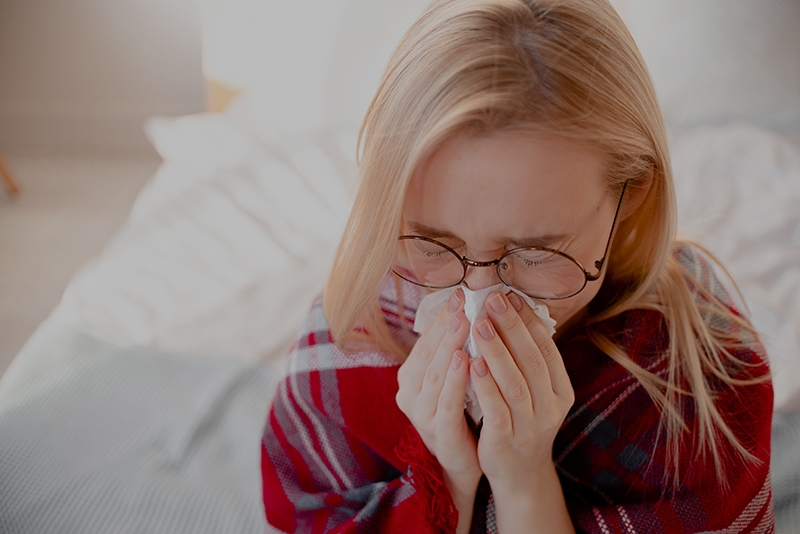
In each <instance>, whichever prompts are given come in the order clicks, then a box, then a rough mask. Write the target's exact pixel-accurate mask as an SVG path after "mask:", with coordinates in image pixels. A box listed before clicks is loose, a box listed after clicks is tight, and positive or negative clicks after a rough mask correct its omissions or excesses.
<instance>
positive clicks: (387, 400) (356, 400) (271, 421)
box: [262, 246, 774, 534]
mask: <svg viewBox="0 0 800 534" xmlns="http://www.w3.org/2000/svg"><path fill="white" fill-rule="evenodd" d="M676 257H677V258H678V260H679V261H680V262H681V263H682V264H683V265H684V266H685V267H687V269H688V270H689V272H691V273H692V274H693V275H694V276H695V277H696V278H697V279H698V280H700V281H701V282H702V283H703V285H704V287H706V288H707V289H709V290H710V291H711V292H712V293H714V294H718V295H719V296H720V298H722V299H723V301H724V302H726V303H727V302H729V299H728V298H727V295H726V294H725V293H724V289H723V288H722V285H721V284H720V283H719V282H718V280H717V279H716V277H715V276H714V274H713V272H712V271H711V269H710V268H709V266H708V264H707V263H706V262H705V261H704V259H703V258H702V257H701V256H700V255H699V254H697V253H696V252H695V251H694V250H693V249H691V248H689V247H688V246H682V247H680V248H679V249H678V250H677V252H676ZM396 287H400V288H401V291H402V292H403V299H402V301H403V303H404V308H403V309H402V310H401V309H399V308H398V306H397V294H396ZM420 297H421V295H420V293H419V290H418V288H417V286H413V285H412V284H407V283H405V282H401V283H400V285H399V286H398V285H397V283H396V281H395V279H393V278H391V277H389V278H387V282H386V284H385V285H384V288H383V290H382V297H381V307H382V309H383V313H384V316H385V317H386V319H387V323H388V324H389V326H390V328H392V329H393V331H394V332H395V333H396V335H397V336H408V333H407V332H405V331H403V330H402V329H401V327H400V322H401V319H400V316H401V313H402V314H403V315H404V318H405V320H407V321H408V324H412V323H413V318H414V310H415V309H416V306H417V304H418V303H419V300H420ZM703 299H704V297H703V296H702V295H701V294H700V293H698V294H697V300H698V302H702V301H703ZM706 319H707V320H708V321H709V322H710V323H711V324H714V326H715V327H718V328H723V327H724V328H726V329H727V330H730V329H732V328H734V326H733V325H732V324H730V323H729V322H727V321H722V320H721V319H722V318H721V317H718V316H711V317H706ZM600 327H601V328H602V332H603V333H605V334H607V335H609V336H612V337H613V338H614V339H615V340H616V341H617V342H619V343H620V344H621V345H622V346H623V347H625V348H626V350H627V351H628V353H629V354H630V355H631V357H633V358H634V360H635V361H636V362H637V363H638V364H640V365H642V366H643V367H645V368H647V369H649V370H651V371H653V372H655V373H658V374H660V375H661V376H665V375H664V373H665V372H666V365H667V362H666V358H665V350H666V347H667V345H668V337H667V330H666V325H665V323H664V320H663V317H662V316H661V315H660V314H659V313H657V312H654V311H648V310H633V311H629V312H626V313H624V314H621V315H619V316H617V317H615V318H613V319H610V320H608V321H606V322H604V323H603V324H602V325H600ZM400 339H403V338H402V337H401V338H400ZM559 349H560V350H561V353H562V355H563V357H564V361H565V362H566V365H567V370H568V372H569V374H570V378H571V380H572V384H573V387H574V389H575V394H576V402H575V405H574V407H573V409H572V410H571V411H570V413H569V415H568V417H567V419H566V421H565V422H564V425H563V427H562V428H561V430H560V432H559V434H558V436H557V438H556V441H555V444H554V458H555V460H556V465H557V468H558V470H559V475H560V477H561V483H562V488H563V491H564V494H565V497H566V499H567V504H568V506H569V510H570V514H571V516H572V519H573V522H574V524H575V527H576V529H577V530H578V531H582V532H589V533H600V534H610V533H651V532H664V533H673V532H675V533H677V532H715V533H723V532H724V533H729V534H736V533H771V532H774V517H773V507H772V491H771V486H770V478H769V454H770V429H771V415H772V387H771V384H770V383H768V382H766V383H762V384H759V385H756V386H747V387H737V388H736V389H731V388H720V389H719V391H718V396H717V402H718V406H719V407H720V409H721V410H722V413H723V416H724V417H725V419H726V421H727V422H728V424H729V425H730V427H731V429H732V430H733V431H734V433H736V435H737V436H738V438H739V439H740V440H741V441H742V442H743V443H744V444H745V446H746V447H747V448H748V449H749V450H750V451H751V452H752V453H753V454H754V455H755V456H756V457H757V458H758V459H759V460H761V463H758V464H755V465H743V464H742V463H741V462H738V461H736V460H735V457H734V455H733V454H732V452H731V451H730V450H727V449H723V450H724V453H725V454H724V465H725V469H726V473H727V475H728V480H729V482H730V488H731V491H729V492H724V491H722V490H721V489H720V485H719V484H718V481H717V479H716V475H715V473H716V471H715V468H714V462H713V459H711V458H710V457H708V458H703V457H702V456H701V455H698V454H695V453H694V451H695V449H696V447H694V446H693V440H694V439H695V438H696V436H697V428H696V421H695V418H694V415H693V405H692V403H691V400H690V399H687V400H686V401H685V402H684V406H683V412H684V418H685V419H686V421H687V424H688V426H689V429H690V432H688V433H687V437H686V439H685V440H684V442H683V445H682V448H681V454H680V456H679V458H680V462H679V467H680V479H679V483H678V484H673V485H670V483H667V484H666V485H665V477H664V474H665V470H666V463H665V458H666V445H665V442H664V436H663V432H662V433H659V425H658V422H659V416H660V412H659V410H658V408H657V407H656V406H655V405H654V404H653V402H652V401H651V400H650V397H649V396H648V395H647V393H646V391H645V390H644V388H643V387H642V386H641V384H640V383H639V382H638V381H637V380H636V379H635V378H634V377H633V376H632V375H631V374H630V373H628V372H627V371H625V370H624V369H623V368H622V367H621V366H619V365H618V364H616V363H615V362H614V361H613V360H611V359H609V358H608V357H607V356H606V355H604V354H603V353H602V352H600V351H599V350H598V349H597V348H596V347H595V346H594V345H593V344H592V343H591V342H590V341H589V339H588V337H587V336H585V335H584V336H578V337H576V338H573V339H571V340H570V341H569V342H568V343H566V344H564V345H563V346H560V347H559ZM737 356H738V357H739V358H741V359H742V360H744V361H746V362H749V363H752V364H753V365H754V367H751V368H749V372H751V373H756V374H758V373H765V372H767V364H766V361H765V359H764V358H763V355H762V354H759V353H756V352H753V351H749V350H744V349H742V350H740V351H739V352H738V353H737ZM398 368H399V365H398V364H397V362H396V361H394V360H393V359H392V358H391V357H389V356H387V355H386V354H382V353H380V352H371V351H363V352H357V353H351V354H346V353H344V352H342V351H341V350H340V349H339V348H337V347H336V346H335V345H334V344H333V343H332V340H331V336H330V333H329V331H328V328H327V322H326V321H325V318H324V316H323V312H322V303H321V301H318V302H317V303H316V304H315V305H314V307H313V309H312V311H311V314H310V315H309V319H308V322H307V324H306V327H305V330H304V332H303V333H302V334H301V337H300V340H299V341H298V343H297V344H296V346H295V348H294V350H293V352H292V354H291V357H290V359H289V363H288V368H287V374H286V377H285V378H284V380H283V381H282V383H281V385H280V387H279V389H278V392H277V394H276V397H275V400H274V404H273V406H272V409H271V411H270V414H269V418H268V421H267V424H266V427H265V430H264V436H263V443H262V445H263V446H262V475H263V497H264V506H265V510H266V515H267V519H268V521H269V523H270V524H271V525H272V526H274V527H276V528H278V529H281V530H283V531H286V532H311V533H318V532H453V531H454V529H455V519H456V517H455V511H454V508H453V503H452V500H451V498H450V495H449V493H448V492H447V490H446V488H445V487H444V485H443V484H442V476H441V475H442V473H441V468H440V467H439V465H438V463H437V462H436V459H435V458H434V457H433V456H432V455H431V454H430V453H429V452H428V451H427V449H425V447H424V445H422V443H421V440H420V439H419V436H418V435H417V434H416V431H415V430H414V429H413V427H412V426H411V424H410V422H409V421H408V419H407V418H406V417H405V415H403V413H402V412H400V410H399V409H398V407H397V405H396V403H395V394H396V392H397V370H398ZM667 478H668V477H667ZM472 532H473V533H476V534H478V533H489V534H491V533H494V532H496V527H495V519H494V506H493V501H492V495H491V488H489V485H488V484H487V483H486V479H485V478H484V479H483V481H482V483H481V486H480V487H479V491H478V497H477V498H476V503H475V512H474V516H473V528H472Z"/></svg>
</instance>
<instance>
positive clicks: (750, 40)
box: [0, 0, 800, 373]
mask: <svg viewBox="0 0 800 534" xmlns="http://www.w3.org/2000/svg"><path fill="white" fill-rule="evenodd" d="M426 3H427V2H426V1H423V0H324V1H323V0H320V1H313V2H305V3H294V2H277V1H274V0H226V1H223V0H137V1H136V2H122V1H119V0H68V1H65V0H0V154H2V157H3V161H5V163H6V167H7V169H8V171H9V176H10V178H9V179H6V180H5V181H4V182H3V183H2V184H0V373H2V371H3V370H4V369H5V368H6V366H7V365H8V364H9V362H10V361H11V359H12V358H13V357H14V355H15V354H16V353H17V352H18V350H19V349H20V347H22V345H23V344H24V342H25V341H26V339H28V337H29V336H30V335H31V333H32V332H33V331H34V330H35V329H36V327H37V325H38V324H39V323H40V322H41V321H43V320H44V319H45V318H46V317H47V316H48V314H49V313H50V312H51V310H52V309H53V308H54V306H55V305H56V304H57V303H58V302H59V299H60V298H61V295H62V291H63V290H64V288H65V286H66V285H67V283H68V281H69V280H70V278H71V277H72V275H73V274H74V273H75V272H76V270H77V269H78V268H79V267H80V266H81V265H83V264H84V263H85V262H86V261H87V259H89V258H91V257H93V256H94V255H96V254H98V252H100V251H101V250H102V249H103V245H104V244H105V243H106V242H107V241H108V240H109V238H110V237H111V236H112V235H114V233H115V232H116V230H117V229H118V228H119V227H120V225H122V224H123V222H124V221H125V220H126V218H127V217H128V214H129V212H130V209H131V206H132V205H133V203H134V200H135V198H136V195H137V193H138V192H139V191H140V189H141V188H142V186H143V185H144V184H145V183H146V182H148V180H149V179H150V178H151V177H153V176H154V174H155V173H156V172H157V169H158V168H159V165H160V164H161V162H162V159H169V158H167V157H165V154H166V153H167V152H169V153H170V154H172V156H174V158H178V159H180V160H181V162H182V164H186V165H189V167H186V169H188V170H186V171H185V172H183V174H182V175H181V178H179V179H178V178H176V179H175V180H176V183H184V182H185V181H186V180H194V179H197V177H199V176H201V175H202V174H203V172H202V169H203V168H206V169H212V168H214V169H229V168H231V166H232V165H234V163H232V162H233V161H234V159H235V158H234V156H233V155H231V154H233V152H230V150H233V148H231V147H233V146H234V145H235V144H236V143H233V142H232V141H231V140H232V139H234V138H236V139H238V137H236V136H237V135H240V134H245V135H246V136H250V137H248V138H249V139H255V140H257V142H258V143H261V146H262V147H264V148H266V147H267V146H269V147H271V148H275V147H276V146H277V145H275V144H274V143H275V142H276V140H280V139H289V138H292V136H296V135H298V133H300V132H310V131H315V130H319V129H321V128H329V129H336V131H337V132H344V134H346V136H349V137H347V140H346V141H342V142H341V143H340V145H341V146H342V147H343V148H342V153H343V154H344V155H345V156H346V157H347V158H351V157H352V156H353V155H354V152H355V143H354V141H353V139H352V138H353V136H354V134H355V132H356V131H357V127H358V124H359V122H360V120H361V118H362V117H363V114H364V111H365V110H366V107H367V104H368V103H369V100H370V98H371V96H372V93H373V92H374V90H375V87H376V85H377V81H378V78H379V75H380V72H381V69H382V68H383V65H384V64H385V62H386V59H387V57H388V55H389V53H390V51H391V49H392V48H393V46H394V45H395V44H396V42H397V40H398V39H399V38H400V36H401V35H402V33H403V32H404V31H405V29H406V28H407V27H408V26H409V25H410V24H411V22H412V21H413V20H414V19H415V18H416V17H417V16H418V14H419V13H420V12H421V10H422V8H423V6H424V5H425V4H426ZM612 3H613V4H614V5H615V7H616V8H617V9H618V11H619V12H620V14H621V15H622V17H623V19H624V20H625V21H626V22H627V23H628V25H629V27H630V29H631V32H632V33H633V35H634V38H635V39H636V40H637V43H638V44H639V47H640V49H641V51H642V53H643V55H644V57H645V59H646V61H647V62H648V65H649V66H650V69H651V73H652V75H653V78H654V81H655V83H656V87H657V90H658V92H659V95H660V97H661V100H662V104H663V109H664V112H665V117H666V120H667V124H668V126H669V127H670V130H671V132H673V133H675V132H679V131H683V132H690V131H693V132H696V131H699V130H698V128H700V129H702V128H728V127H731V125H734V126H735V125H746V127H745V129H744V130H743V129H741V128H739V129H738V130H737V129H736V128H734V129H730V128H729V129H727V130H724V131H723V130H720V131H719V132H718V133H720V135H722V137H716V138H713V139H712V138H710V137H709V138H703V139H701V141H702V142H699V141H698V138H694V137H683V138H682V143H681V142H677V143H676V144H675V146H677V147H679V148H680V147H684V149H683V154H684V157H683V159H682V160H681V161H684V162H686V161H689V160H690V159H691V158H690V154H689V152H687V151H688V150H689V149H690V148H692V147H695V148H696V149H698V150H699V148H698V147H706V148H704V149H703V150H705V152H704V154H705V155H706V156H708V157H710V156H711V155H713V147H717V148H719V150H723V149H724V150H723V151H724V154H723V152H719V154H718V155H719V158H717V160H714V161H716V163H714V165H716V167H714V169H713V170H714V172H715V173H716V174H715V176H717V177H719V178H718V181H717V182H714V183H717V184H720V183H724V180H726V179H729V178H730V176H732V171H731V169H729V168H728V167H726V166H732V167H731V168H732V169H734V170H735V169H740V170H741V169H744V168H745V167H746V166H743V165H742V164H741V163H738V162H733V160H731V158H730V157H728V156H730V155H737V154H738V155H741V154H742V153H743V151H742V149H741V147H745V148H746V149H747V150H752V151H755V152H754V153H756V152H758V151H759V150H761V149H760V148H759V147H762V146H763V147H766V148H764V150H762V152H763V153H768V154H772V156H774V157H773V160H774V161H773V160H770V161H769V164H770V165H773V166H772V167H769V168H770V169H773V168H775V169H778V171H780V172H783V170H782V169H784V167H781V165H782V163H780V162H781V161H785V160H786V157H785V156H783V155H781V154H784V152H786V150H787V149H786V145H785V143H787V142H788V143H794V146H795V147H796V146H797V145H798V139H800V61H798V51H799V50H800V32H798V31H797V27H798V24H799V23H800V2H798V1H797V0H768V1H767V2H751V1H745V0H736V1H729V0H703V1H701V2H697V1H695V0H672V1H665V0H613V2H612ZM231 102H232V104H231V105H230V106H229V105H228V104H229V103H231ZM222 110H226V111H225V115H222V114H220V115H219V116H217V115H216V114H214V115H213V117H217V118H219V117H222V118H224V120H225V121H228V122H226V123H225V124H226V125H227V126H225V128H228V129H227V130H226V129H225V128H222V127H221V126H220V125H221V124H222V123H221V122H219V121H217V122H214V120H216V119H214V118H213V117H212V116H211V115H208V116H207V115H202V116H201V115H198V114H202V113H203V112H215V113H216V112H221V111H222ZM193 115H196V118H197V120H196V121H195V122H192V121H190V120H187V121H178V122H174V123H166V122H162V123H158V124H160V125H161V127H160V128H159V127H155V126H158V124H156V125H155V126H154V128H151V129H150V130H149V131H150V134H149V135H150V138H148V137H147V135H146V134H145V128H144V124H145V121H146V119H147V118H148V117H151V116H166V117H181V116H193ZM201 119H202V120H201ZM223 122H224V121H223ZM234 123H235V127H232V126H231V125H233V124H234ZM170 124H171V126H170ZM212 126H213V127H212ZM217 127H220V128H221V129H219V128H217ZM165 128H166V129H165ZM170 128H172V130H169V129H170ZM204 128H205V129H204ZM214 128H217V130H218V131H217V130H214ZM754 128H755V130H754ZM167 130H169V131H167ZM212 130H214V131H215V132H216V133H214V134H213V135H211V134H210V133H209V132H211V131H212ZM201 131H203V132H206V133H209V136H207V138H203V139H200V138H201V137H202V135H201V134H200V133H198V132H201ZM159 132H160V134H159ZM226 132H227V133H226ZM231 132H233V133H231ZM167 134H169V135H167ZM771 134H778V135H781V136H782V137H781V138H780V139H779V140H778V141H776V143H777V145H776V144H775V143H772V140H773V139H772V138H771V137H769V135H771ZM203 135H205V134H203ZM193 136H194V137H193ZM156 138H158V139H160V140H161V141H160V146H159V150H156V149H155V148H154V144H156V145H158V144H159V143H155V141H154V139H156ZM719 139H723V141H719ZM183 141H185V142H183ZM189 141H192V143H194V145H192V146H191V147H189V146H188V144H187V143H189ZM228 141H231V143H229V144H230V146H228V145H227V144H226V143H227V142H228ZM762 141H763V142H762ZM768 141H769V142H768ZM337 142H339V141H337ZM270 143H273V144H270ZM737 143H738V144H737ZM759 143H761V144H759ZM770 143H772V144H770ZM189 144H191V143H189ZM243 146H244V145H241V146H239V148H236V150H239V152H237V153H238V154H240V156H241V154H244V152H242V150H244V148H242V147H243ZM248 146H250V145H248ZM775 146H779V147H781V148H780V149H778V148H775ZM226 147H227V148H226ZM709 147H711V148H709ZM248 150H249V149H248ZM226 151H228V152H226ZM234 152H235V151H234ZM762 152H759V153H762ZM790 152H791V151H790V150H789V152H786V153H790ZM723 156H724V157H723ZM772 156H770V157H772ZM754 157H756V156H754ZM758 157H760V156H758ZM758 157H756V160H758ZM226 158H227V159H226ZM232 158H233V159H232ZM726 158H727V159H726ZM767 159H769V158H767ZM240 160H241V161H244V160H242V159H241V158H240ZM311 160H313V158H308V157H307V156H306V157H305V161H307V162H308V161H311ZM756 160H753V161H756ZM187 161H188V163H187ZM241 161H239V163H236V164H240V163H241ZM348 161H349V160H348ZM692 161H694V160H692ZM697 161H699V160H697ZM758 161H762V162H763V161H767V160H764V159H763V158H762V159H761V160H758ZM775 162H778V163H775ZM191 163H193V164H194V167H191V165H190V164H191ZM765 165H766V163H765ZM695 167H697V166H695ZM699 168H700V169H701V170H700V171H698V172H699V173H706V174H707V173H708V171H709V169H711V168H712V167H711V164H710V163H707V162H706V163H703V164H702V165H700V167H699ZM198 169H199V170H198ZM259 172H260V171H259ZM692 172H694V170H692V171H691V172H689V171H687V172H685V173H684V175H685V176H687V177H690V176H694V175H693V174H692ZM742 172H744V171H742ZM748 172H749V171H748ZM754 172H755V174H759V175H762V176H763V175H765V174H764V172H762V171H760V170H756V171H754ZM776 172H777V171H776ZM345 174H347V173H345ZM752 174H753V173H750V175H752ZM784 174H785V173H784ZM781 180H784V179H783V178H781ZM196 181H197V180H196ZM345 181H346V180H345ZM745 182H746V181H745ZM745 182H743V183H745ZM795 182H796V178H794V177H792V178H786V179H785V180H784V181H783V182H775V183H776V184H778V185H775V187H776V190H780V191H785V189H786V184H787V183H791V184H794V183H795ZM165 183H166V182H165ZM265 183H266V182H265ZM696 183H701V180H697V181H696ZM709 184H710V182H709ZM15 187H18V189H19V191H18V192H17V193H14V189H15ZM170 187H172V186H170ZM175 187H177V186H175ZM269 187H273V186H272V185H270V186H269ZM708 187H709V188H711V185H709V186H708ZM714 187H717V186H714ZM723 187H724V186H723ZM743 187H744V186H743ZM747 187H750V186H747ZM753 187H756V189H757V190H759V191H764V190H765V189H764V187H762V186H753ZM792 187H794V186H792ZM781 188H783V189H781ZM740 190H741V191H745V189H742V188H739V189H737V191H740ZM737 194H738V193H737ZM748 195H749V193H742V194H741V196H742V197H747V196H748ZM328 196H329V195H328ZM685 197H686V198H685V202H684V205H685V206H689V207H690V208H691V209H692V210H694V218H702V217H704V216H706V215H707V213H708V210H709V205H710V204H709V202H711V204H713V203H714V202H717V205H716V208H719V210H721V211H720V212H722V211H724V210H728V212H730V209H729V208H730V206H728V205H721V204H720V200H719V199H720V198H721V197H720V196H719V189H718V188H717V189H715V190H711V189H709V190H708V191H705V192H704V194H703V196H702V197H701V196H700V195H698V194H696V191H688V192H687V193H686V194H685ZM784 197H785V195H783V196H781V198H778V201H786V199H785V198H784ZM792 198H793V197H792ZM698 199H701V200H698ZM709 199H714V200H709ZM692 202H694V204H692ZM732 202H733V201H732V200H731V201H730V202H729V204H731V205H732ZM770 202H771V203H772V204H771V205H772V206H774V202H775V201H774V199H771V200H769V202H767V201H766V200H765V203H767V204H768V203H770ZM765 205H766V204H765ZM716 208H715V209H716ZM198 209H200V208H198ZM791 209H794V208H791ZM767 211H768V212H769V211H770V210H767ZM773 211H774V210H773ZM262 212H263V210H262ZM337 216H338V215H337ZM722 220H723V219H717V222H719V223H720V224H719V225H718V226H717V227H715V228H712V229H711V230H708V228H706V229H705V231H706V232H707V233H708V232H709V231H710V232H716V234H717V237H718V236H719V234H720V232H724V230H720V228H722V226H723V225H722V223H721V222H720V221H722ZM793 220H794V219H792V221H793ZM725 224H728V223H727V222H726V223H725ZM737 224H738V223H737ZM742 224H743V225H747V224H749V223H748V222H746V221H745V222H742ZM793 224H794V223H793V222H791V223H786V225H785V226H786V228H789V227H790V226H791V228H794V227H793V226H792V225H793ZM728 227H729V228H733V226H732V225H730V224H728ZM747 227H748V228H751V226H747ZM230 231H231V232H233V231H234V230H233V229H232V228H231V229H230ZM236 231H237V232H238V230H236ZM763 231H764V232H768V231H769V232H771V233H770V234H769V235H779V236H780V237H779V238H778V241H776V243H775V246H776V247H778V248H779V247H780V243H783V242H787V243H788V242H796V243H800V226H798V228H797V229H796V230H792V229H789V230H786V231H785V232H784V233H785V234H786V235H785V236H784V235H783V234H782V233H781V234H776V233H775V232H774V229H768V228H764V229H763ZM731 232H733V231H732V230H731ZM753 232H755V231H753ZM753 232H751V233H752V234H753V236H755V235H756V234H755V233H753ZM792 232H794V234H792ZM740 234H741V232H738V233H737V235H740ZM795 234H796V235H795ZM765 235H767V234H765ZM792 236H794V237H792ZM780 240H783V241H780ZM792 240H794V241H792ZM752 241H753V242H756V241H759V240H757V239H755V238H753V240H752ZM761 241H763V240H761ZM722 242H723V244H722V245H720V247H721V248H719V249H715V252H717V253H722V255H723V256H724V257H725V258H726V261H729V259H728V257H729V256H730V255H729V256H725V252H726V249H725V246H727V245H725V241H724V240H722ZM727 243H732V241H730V240H729V241H728V242H727ZM251 244H252V243H251ZM798 246H800V245H798ZM243 248H247V244H246V243H243ZM728 249H730V250H733V249H732V248H731V247H730V246H728ZM720 251H721V252H720ZM788 253H791V254H796V251H795V250H794V249H793V250H792V251H790V252H787V251H786V250H783V251H782V252H781V253H780V254H788ZM781 258H782V260H781V261H783V262H784V263H785V262H786V261H789V262H790V263H792V262H797V263H800V262H798V261H797V260H795V258H796V256H794V255H792V256H786V257H784V256H781ZM786 258H790V259H789V260H786ZM785 260H786V261H785ZM745 274H747V273H745ZM116 276H117V280H118V281H119V284H118V286H119V287H120V288H121V290H123V289H125V288H124V287H122V286H124V285H125V283H126V282H125V281H126V280H127V279H126V278H125V277H124V276H123V275H122V274H117V275H116ZM793 276H794V275H793ZM792 284H795V285H797V284H800V282H798V281H796V280H795V281H793V282H792ZM795 285H792V287H795ZM94 287H95V290H94V291H95V294H94V295H95V297H96V299H99V298H100V296H101V294H102V293H103V291H106V290H105V289H103V286H102V285H100V284H98V283H94ZM776 291H777V290H776ZM778 293H781V292H780V291H778ZM155 294H157V295H162V296H163V291H161V290H159V291H156V293H155ZM782 294H784V295H785V294H786V293H785V292H783V293H782ZM95 297H93V298H95ZM776 298H777V297H776ZM178 300H180V299H178V297H176V301H178ZM147 304H148V306H149V305H150V304H152V303H151V302H150V301H148V302H147ZM187 306H188V305H187ZM146 307H147V306H144V305H142V308H143V309H144V308H146ZM151 308H152V306H151ZM151 308H148V310H145V311H143V312H142V314H144V315H146V314H147V313H151V312H152V309H151ZM767 308H772V309H775V307H773V306H771V305H769V306H766V305H765V307H764V309H767ZM153 313H154V312H153ZM220 314H221V312H220ZM229 315H230V314H229ZM154 316H155V315H154ZM209 317H210V316H209ZM158 320H160V318H156V319H153V320H152V324H156V323H157V322H158ZM209 320H210V319H209ZM121 321H122V320H121ZM125 321H128V319H127V318H126V319H125ZM184 322H186V321H184ZM151 331H152V332H155V331H156V328H155V326H153V327H152V328H151ZM126 333H128V332H127V331H126ZM148 335H149V334H148ZM156 338H157V336H156V335H155V334H152V335H149V337H148V336H145V335H144V334H142V336H141V337H137V338H136V339H137V341H138V342H140V343H144V342H145V341H147V340H155V339H156ZM793 339H794V338H793ZM153 344H157V343H156V341H153ZM179 348H182V349H189V348H192V349H193V348H194V347H188V346H184V345H181V346H180V347H179Z"/></svg>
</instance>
